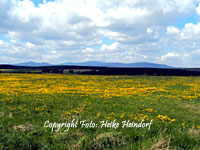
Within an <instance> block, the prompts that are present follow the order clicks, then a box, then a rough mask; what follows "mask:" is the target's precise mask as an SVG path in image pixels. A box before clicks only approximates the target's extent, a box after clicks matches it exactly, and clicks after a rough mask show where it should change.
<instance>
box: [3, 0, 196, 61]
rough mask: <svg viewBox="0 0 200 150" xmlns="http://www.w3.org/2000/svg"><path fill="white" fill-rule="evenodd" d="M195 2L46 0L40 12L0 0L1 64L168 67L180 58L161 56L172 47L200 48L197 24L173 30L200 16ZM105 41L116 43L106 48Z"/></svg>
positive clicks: (24, 2)
mask: <svg viewBox="0 0 200 150" xmlns="http://www.w3.org/2000/svg"><path fill="white" fill-rule="evenodd" d="M195 2H196V1H195V0H171V1H166V0H147V1H144V0H141V1H138V0H123V1H117V0H108V1H101V0H82V1H80V0H73V1H70V0H54V1H51V2H48V1H46V0H44V1H43V3H42V4H39V5H38V6H36V5H35V4H34V3H33V1H31V0H1V1H0V19H1V20H3V21H1V22H0V34H3V35H4V36H6V37H7V38H9V39H10V42H5V41H0V52H1V56H5V57H4V58H2V60H4V62H6V60H8V61H7V62H8V63H10V62H9V60H11V61H13V62H14V61H15V62H16V61H19V60H21V61H23V60H35V61H37V60H40V59H43V61H47V62H55V63H56V62H57V63H60V62H65V61H85V60H101V61H121V62H136V61H150V62H157V63H159V62H160V61H161V59H160V58H162V60H165V61H167V60H169V59H168V58H170V57H178V56H177V52H173V53H172V52H168V53H167V54H165V55H163V53H164V52H165V51H166V50H168V49H169V48H168V47H167V45H168V44H169V42H170V41H174V43H173V46H175V47H177V50H182V51H183V53H184V54H188V53H187V52H186V51H187V50H188V51H190V50H194V51H195V50H197V49H196V48H197V47H198V46H199V44H200V43H199V41H200V38H199V37H200V27H199V24H193V23H190V24H189V23H187V24H186V25H185V27H184V28H183V29H179V28H178V27H175V26H174V24H175V23H176V22H177V19H178V18H179V17H184V16H188V15H190V14H192V13H193V12H194V11H196V12H197V13H198V14H200V13H199V9H200V5H198V7H196V3H195ZM102 37H107V38H109V39H112V40H113V41H114V43H113V44H111V45H106V44H105V43H102V41H101V38H102ZM182 45H183V47H182ZM191 45H192V46H191ZM7 58H13V59H7ZM21 61H20V62H21Z"/></svg>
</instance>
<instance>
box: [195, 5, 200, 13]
mask: <svg viewBox="0 0 200 150" xmlns="http://www.w3.org/2000/svg"><path fill="white" fill-rule="evenodd" d="M196 12H197V14H198V15H200V3H199V5H198V7H197V8H196Z"/></svg>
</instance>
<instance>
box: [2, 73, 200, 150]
mask: <svg viewBox="0 0 200 150" xmlns="http://www.w3.org/2000/svg"><path fill="white" fill-rule="evenodd" d="M0 106H1V107H0V149H2V150H4V149H15V150H17V149H19V150H21V149H44V150H46V149H52V150H54V149H58V150H59V149H127V150H129V149H144V150H146V149H151V150H153V149H187V150H190V149H200V77H150V76H81V75H55V74H39V75H38V74H0ZM84 120H85V122H81V121H84ZM101 121H104V122H101ZM123 121H125V122H126V123H127V122H128V121H129V123H132V122H133V124H134V123H135V125H136V123H137V124H138V125H139V123H141V124H140V125H142V123H150V122H151V121H152V124H151V126H150V124H149V126H150V129H149V126H148V127H147V126H146V127H144V128H142V127H140V126H137V127H136V126H134V127H131V124H130V126H128V125H127V126H124V128H123V123H124V122H123ZM72 122H74V124H75V123H76V122H77V124H76V125H77V126H72ZM56 123H57V124H56ZM58 123H66V124H65V125H71V126H70V127H69V126H64V124H63V127H62V128H60V129H59V128H58ZM103 123H107V124H106V125H105V126H104V125H102V124H103ZM114 124H115V126H114ZM53 127H54V128H53ZM68 127H69V128H68ZM68 129H69V130H68ZM67 130H68V131H67Z"/></svg>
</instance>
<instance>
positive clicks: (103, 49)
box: [101, 43, 119, 51]
mask: <svg viewBox="0 0 200 150" xmlns="http://www.w3.org/2000/svg"><path fill="white" fill-rule="evenodd" d="M118 46H119V43H113V44H110V45H106V44H102V46H101V50H102V51H105V50H108V51H113V50H115V49H116V48H117V47H118Z"/></svg>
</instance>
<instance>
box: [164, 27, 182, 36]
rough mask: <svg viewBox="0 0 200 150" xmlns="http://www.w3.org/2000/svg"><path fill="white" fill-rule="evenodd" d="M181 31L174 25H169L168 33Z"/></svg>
mask: <svg viewBox="0 0 200 150" xmlns="http://www.w3.org/2000/svg"><path fill="white" fill-rule="evenodd" d="M179 32H180V31H179V29H177V28H176V27H174V26H169V27H167V34H178V33H179Z"/></svg>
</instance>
